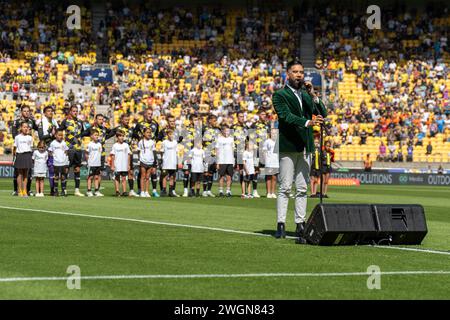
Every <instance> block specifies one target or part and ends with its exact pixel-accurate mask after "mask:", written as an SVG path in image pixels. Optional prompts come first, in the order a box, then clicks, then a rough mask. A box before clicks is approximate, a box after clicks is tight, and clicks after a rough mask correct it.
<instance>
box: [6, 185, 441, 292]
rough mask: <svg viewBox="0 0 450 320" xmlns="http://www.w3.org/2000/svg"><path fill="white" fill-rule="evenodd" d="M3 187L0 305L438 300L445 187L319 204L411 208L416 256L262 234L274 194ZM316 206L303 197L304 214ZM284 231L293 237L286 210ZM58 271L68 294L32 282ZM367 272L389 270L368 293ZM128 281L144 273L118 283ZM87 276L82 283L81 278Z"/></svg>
mask: <svg viewBox="0 0 450 320" xmlns="http://www.w3.org/2000/svg"><path fill="white" fill-rule="evenodd" d="M11 184H12V183H11V181H10V180H0V213H1V214H0V221H1V222H0V226H1V231H0V237H1V238H0V239H1V241H0V252H1V260H0V299H448V298H450V273H449V272H450V252H449V250H450V242H449V237H450V189H449V188H444V187H416V186H409V187H407V186H401V187H399V186H361V187H340V188H337V187H335V188H331V190H330V192H329V194H330V196H331V198H330V199H329V200H328V202H337V203H355V202H361V203H406V204H408V203H419V204H422V205H423V206H424V207H425V213H426V217H427V224H428V229H429V233H428V235H427V237H426V238H425V240H424V242H423V244H422V245H421V246H418V247H413V248H420V249H429V251H428V252H427V251H406V250H394V249H389V248H379V247H370V246H350V247H317V246H311V245H297V244H295V243H294V240H293V239H279V240H277V239H275V238H273V237H271V236H267V234H272V233H273V232H274V231H275V227H276V209H275V208H276V200H274V199H265V198H261V199H246V200H242V199H240V198H239V197H237V196H236V197H233V198H231V199H217V198H215V199H212V198H205V199H204V198H200V199H191V198H177V199H173V198H159V199H153V198H151V199H145V198H143V199H138V198H132V199H131V198H115V197H112V196H111V195H112V191H113V190H112V185H111V184H110V183H109V182H105V183H104V184H103V185H104V187H105V190H103V191H104V193H105V194H106V195H107V196H106V197H104V198H89V199H88V198H77V197H74V196H69V197H67V198H51V197H45V198H28V199H23V198H17V197H12V196H11V195H10V189H11ZM178 185H180V186H181V184H180V183H179V184H178ZM82 186H83V185H82ZM33 188H34V185H33ZM263 189H264V186H263V185H262V184H260V190H263ZM214 190H217V189H216V188H214ZM69 191H72V190H71V185H69ZM260 193H264V192H260ZM234 194H235V195H237V194H238V190H237V189H236V188H235V189H234ZM291 202H292V201H291ZM317 203H318V200H317V199H310V200H309V201H308V211H309V212H310V211H311V210H312V208H313V207H314V206H315V205H316V204H317ZM23 209H32V210H23ZM70 213H72V215H70ZM94 216H96V217H94ZM101 217H105V218H103V219H102V218H101ZM114 217H116V218H117V217H118V218H124V219H113V218H114ZM133 219H134V220H133ZM198 226H203V227H207V228H198ZM223 229H227V230H223ZM287 229H288V231H293V230H294V223H293V212H292V203H291V204H290V212H289V216H288V222H287ZM231 230H237V231H246V232H248V233H235V232H231ZM264 234H266V236H263V235H264ZM409 248H411V247H409ZM69 265H77V266H79V267H80V268H81V276H82V280H81V289H80V290H69V289H68V288H67V286H66V281H65V280H64V279H63V278H61V279H59V280H51V279H41V281H39V279H38V278H37V277H67V276H68V274H67V273H66V270H67V267H68V266H69ZM370 265H378V266H379V267H380V269H381V272H400V273H398V274H383V275H382V276H381V289H380V290H369V289H368V288H367V279H368V275H367V274H365V273H366V271H367V267H368V266H370ZM404 271H423V272H424V273H422V274H404V273H402V272H404ZM433 271H445V272H447V273H446V274H445V273H442V274H438V273H434V274H433V273H432V272H433ZM272 273H285V276H281V275H273V274H272ZM298 273H301V274H298ZM330 273H331V274H330ZM347 273H350V274H347ZM354 273H357V274H354ZM358 273H359V274H358ZM246 274H247V275H246ZM248 274H253V276H248ZM262 274H265V276H262ZM295 274H297V275H295ZM135 275H147V277H142V278H139V277H138V278H131V277H130V276H135ZM149 275H151V276H153V277H148V276H149ZM164 275H165V277H164ZM176 275H185V276H184V277H181V278H178V277H176ZM192 275H221V276H220V277H219V276H209V277H195V276H192ZM229 275H235V276H229ZM236 275H240V276H236ZM89 276H93V277H94V278H93V279H83V277H89ZM97 276H125V277H124V278H120V277H106V278H105V279H98V277H97ZM24 278H30V279H28V280H29V281H24V280H25V279H24Z"/></svg>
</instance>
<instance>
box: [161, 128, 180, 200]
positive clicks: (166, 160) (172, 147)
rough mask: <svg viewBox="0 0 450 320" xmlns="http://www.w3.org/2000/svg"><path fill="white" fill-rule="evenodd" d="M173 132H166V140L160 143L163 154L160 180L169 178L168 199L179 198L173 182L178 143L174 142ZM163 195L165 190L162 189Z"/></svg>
mask: <svg viewBox="0 0 450 320" xmlns="http://www.w3.org/2000/svg"><path fill="white" fill-rule="evenodd" d="M173 135H174V134H173V131H172V130H168V131H167V139H166V140H164V141H163V142H162V145H161V152H162V153H163V160H162V174H161V179H166V178H167V177H168V178H169V197H179V195H178V194H177V193H176V192H175V189H174V180H175V178H176V176H175V175H176V172H177V164H178V159H177V147H178V143H177V142H176V141H175V140H174V137H173ZM163 190H164V193H166V189H165V188H164V189H163Z"/></svg>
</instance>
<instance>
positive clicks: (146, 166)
mask: <svg viewBox="0 0 450 320" xmlns="http://www.w3.org/2000/svg"><path fill="white" fill-rule="evenodd" d="M151 137H152V129H150V128H145V129H144V137H143V139H141V140H140V141H139V143H138V151H139V170H140V171H141V181H140V184H141V193H140V196H141V197H144V198H150V193H149V192H148V189H149V184H150V177H151V175H152V174H155V173H156V144H155V141H154V140H152V139H151ZM152 183H153V181H152ZM152 186H153V193H154V192H156V181H154V183H153V185H152Z"/></svg>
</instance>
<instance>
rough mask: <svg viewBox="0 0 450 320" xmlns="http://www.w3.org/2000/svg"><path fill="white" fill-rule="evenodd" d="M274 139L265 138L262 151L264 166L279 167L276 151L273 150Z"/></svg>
mask: <svg viewBox="0 0 450 320" xmlns="http://www.w3.org/2000/svg"><path fill="white" fill-rule="evenodd" d="M274 149H275V141H273V140H271V139H267V140H266V141H264V144H263V151H264V153H265V155H266V159H265V160H266V161H265V167H266V168H279V167H280V161H279V157H278V153H276V152H275V150H274Z"/></svg>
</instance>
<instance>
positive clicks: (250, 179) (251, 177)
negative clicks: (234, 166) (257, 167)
mask: <svg viewBox="0 0 450 320" xmlns="http://www.w3.org/2000/svg"><path fill="white" fill-rule="evenodd" d="M253 179H255V175H254V174H249V175H244V181H245V182H250V181H253Z"/></svg>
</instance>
